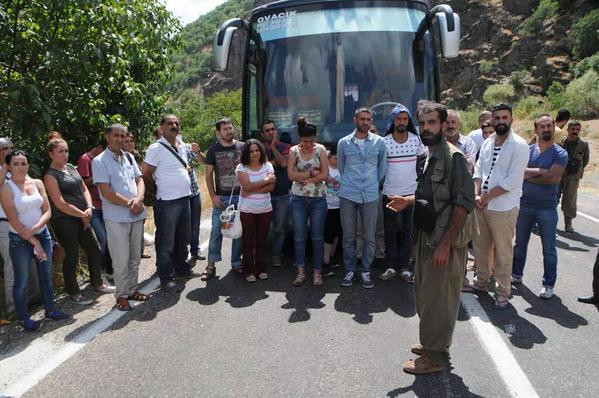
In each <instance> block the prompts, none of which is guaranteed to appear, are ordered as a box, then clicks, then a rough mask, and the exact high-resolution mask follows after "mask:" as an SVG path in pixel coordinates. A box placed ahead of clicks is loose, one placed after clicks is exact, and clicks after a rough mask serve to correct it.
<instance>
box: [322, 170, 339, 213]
mask: <svg viewBox="0 0 599 398" xmlns="http://www.w3.org/2000/svg"><path fill="white" fill-rule="evenodd" d="M325 184H326V186H327V208H329V209H338V208H339V190H340V189H341V175H340V174H339V170H338V169H335V168H333V167H332V166H331V165H329V176H328V177H327V180H326V181H325Z"/></svg>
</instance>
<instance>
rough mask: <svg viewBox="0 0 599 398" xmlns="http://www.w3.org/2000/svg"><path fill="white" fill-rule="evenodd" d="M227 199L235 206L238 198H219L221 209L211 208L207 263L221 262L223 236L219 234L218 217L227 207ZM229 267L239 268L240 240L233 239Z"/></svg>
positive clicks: (234, 196)
mask: <svg viewBox="0 0 599 398" xmlns="http://www.w3.org/2000/svg"><path fill="white" fill-rule="evenodd" d="M229 198H231V204H232V205H235V206H237V203H238V202H239V196H238V195H233V196H221V197H220V200H221V202H222V203H223V205H224V206H223V208H222V209H219V208H216V207H213V208H212V230H211V231H210V244H209V245H208V262H209V263H218V262H219V261H222V259H223V258H222V255H221V248H222V245H223V235H222V234H221V233H220V215H221V213H222V212H223V211H224V210H225V209H226V208H227V206H229ZM231 266H232V267H233V268H239V267H241V238H239V239H233V243H232V244H231Z"/></svg>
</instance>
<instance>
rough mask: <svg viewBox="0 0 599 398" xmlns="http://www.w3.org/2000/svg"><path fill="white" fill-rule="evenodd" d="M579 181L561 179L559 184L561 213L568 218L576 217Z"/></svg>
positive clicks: (575, 179)
mask: <svg viewBox="0 0 599 398" xmlns="http://www.w3.org/2000/svg"><path fill="white" fill-rule="evenodd" d="M579 183H580V180H579V179H577V178H567V177H563V178H562V181H561V184H560V196H561V200H562V212H563V213H564V216H566V217H568V218H575V217H576V201H577V200H578V184H579Z"/></svg>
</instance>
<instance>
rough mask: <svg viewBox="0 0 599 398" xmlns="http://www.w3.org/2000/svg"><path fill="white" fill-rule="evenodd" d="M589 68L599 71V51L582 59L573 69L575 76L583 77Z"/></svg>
mask: <svg viewBox="0 0 599 398" xmlns="http://www.w3.org/2000/svg"><path fill="white" fill-rule="evenodd" d="M589 69H593V70H594V71H595V72H599V52H598V53H597V54H595V55H591V56H590V57H587V58H584V59H581V60H580V62H578V63H577V64H576V66H575V67H574V68H573V69H572V72H574V77H575V78H579V77H582V76H583V75H584V74H585V73H587V71H588V70H589Z"/></svg>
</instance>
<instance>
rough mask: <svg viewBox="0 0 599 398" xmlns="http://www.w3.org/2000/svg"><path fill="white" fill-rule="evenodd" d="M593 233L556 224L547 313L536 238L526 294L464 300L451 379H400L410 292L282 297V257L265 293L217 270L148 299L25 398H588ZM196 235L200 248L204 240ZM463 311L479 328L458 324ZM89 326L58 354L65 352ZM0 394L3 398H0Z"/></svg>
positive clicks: (592, 204) (286, 271) (287, 270)
mask: <svg viewBox="0 0 599 398" xmlns="http://www.w3.org/2000/svg"><path fill="white" fill-rule="evenodd" d="M580 201H581V206H580V210H581V211H583V212H585V213H586V214H589V215H591V216H593V217H595V218H596V219H599V208H597V206H596V199H593V198H591V197H590V196H583V197H581V199H580ZM597 221H599V220H597ZM597 221H593V220H590V219H588V218H584V217H581V216H579V217H578V218H576V220H575V224H574V225H575V227H576V229H577V231H578V233H576V234H570V235H566V234H563V233H562V232H561V230H562V228H563V224H562V223H561V221H560V225H559V231H558V234H559V251H558V256H559V265H558V281H557V286H556V289H555V297H554V298H553V299H551V300H548V301H542V300H540V299H539V298H538V297H537V294H538V290H539V288H540V278H541V275H542V256H541V247H540V240H539V238H538V237H536V236H533V238H532V239H531V244H530V247H529V256H528V262H527V265H526V269H525V276H524V283H523V284H522V285H519V286H515V289H514V298H513V299H512V300H511V305H510V306H509V307H508V308H507V309H504V310H497V309H495V308H493V300H492V297H491V296H490V295H482V296H481V297H477V296H472V295H470V296H469V297H464V299H463V300H464V305H463V307H462V310H461V311H460V316H459V320H458V322H457V326H456V331H455V335H454V342H453V346H452V350H451V358H450V365H451V368H450V369H449V370H448V371H445V372H443V373H440V374H436V375H428V376H418V377H415V376H412V375H408V374H406V373H404V372H403V371H402V370H401V365H402V363H403V361H404V360H406V359H409V358H413V357H414V356H413V354H411V353H410V352H409V351H408V350H409V346H410V344H412V343H414V342H416V341H417V339H418V317H417V316H416V315H415V310H414V301H413V297H412V295H413V293H412V287H411V285H408V284H406V283H404V282H402V281H400V280H398V279H395V280H391V281H387V282H381V281H378V280H377V281H376V286H375V288H374V289H371V290H366V289H363V288H362V287H361V286H359V285H354V286H352V287H350V288H342V287H340V286H339V280H340V278H341V276H336V277H333V278H327V279H325V285H324V286H323V287H321V288H314V287H313V286H311V284H310V283H306V284H304V286H302V287H300V288H293V287H291V281H292V280H293V277H294V270H293V269H292V267H291V265H290V264H289V263H290V259H291V258H292V253H291V247H288V248H287V250H288V252H287V258H288V260H289V261H288V264H286V265H285V266H284V267H282V268H278V269H271V270H270V276H271V278H270V279H269V280H267V281H258V282H256V283H254V284H248V283H247V282H246V281H245V280H244V279H243V278H242V277H241V276H240V275H238V274H236V273H233V272H230V270H229V264H228V263H227V261H224V262H222V263H219V265H218V269H217V274H218V278H217V279H213V280H211V281H209V282H208V283H205V282H202V281H200V280H199V279H194V280H190V281H188V282H187V283H186V286H185V290H184V291H183V293H181V294H180V295H166V294H163V293H161V292H156V293H155V294H154V296H153V297H152V299H151V300H150V301H149V302H146V303H144V304H142V305H140V306H138V307H136V308H135V309H134V311H132V312H131V313H129V314H126V315H124V316H122V317H120V318H118V319H117V320H116V322H114V323H113V324H111V325H109V327H108V328H107V329H106V330H104V331H103V332H102V333H100V334H98V335H97V336H96V337H95V338H94V339H93V340H91V342H89V343H86V344H81V347H82V348H80V349H78V351H76V352H75V353H74V354H72V355H69V356H67V357H66V358H65V360H64V361H63V362H62V363H61V364H60V365H59V366H58V367H56V368H55V369H49V370H48V372H47V373H48V374H47V375H46V376H45V377H43V378H41V377H40V378H41V381H40V382H39V383H37V384H36V385H35V386H34V387H33V388H31V389H30V390H29V391H28V392H27V393H26V394H25V395H26V396H31V397H37V396H43V397H55V396H56V397H59V396H60V397H81V396H86V397H88V396H90V397H95V396H102V397H113V396H144V397H146V396H148V397H150V396H201V397H246V396H252V397H253V396H269V397H270V396H289V397H296V396H327V397H365V396H376V397H385V396H386V397H398V396H419V397H469V396H471V397H474V396H482V397H508V396H518V394H520V396H524V395H522V393H521V391H522V389H521V387H522V383H523V382H524V381H526V382H529V383H530V385H531V388H532V389H533V390H532V392H533V394H532V395H533V396H534V393H535V392H536V394H537V395H538V396H540V397H563V396H566V397H574V396H580V397H591V396H597V393H598V391H599V380H598V379H597V377H595V375H596V370H595V368H594V366H595V364H596V363H597V355H598V354H597V353H598V352H599V344H598V343H597V336H598V335H599V322H598V319H599V314H598V308H597V307H595V306H590V305H584V304H579V303H577V302H576V296H577V295H579V294H586V293H590V291H591V287H590V284H591V270H592V265H593V263H594V259H595V256H596V254H597V247H598V246H599V222H597ZM202 232H203V235H204V236H203V239H202V241H204V240H206V239H207V235H208V232H209V231H208V230H203V231H202ZM228 249H229V248H228V246H227V247H226V249H225V250H224V252H223V254H224V255H225V259H228V258H229V257H228V254H229V250H228ZM204 265H205V264H204V263H201V264H199V265H198V267H197V268H196V269H198V270H200V269H202V268H203V266H204ZM380 271H382V270H377V272H380ZM340 273H341V272H340ZM473 305H474V306H478V305H480V307H477V308H482V311H481V314H476V313H472V311H467V310H468V309H470V310H472V306H473ZM109 315H110V314H109ZM89 325H90V324H89V323H88V324H84V325H82V326H81V327H79V328H77V329H75V331H73V332H72V333H70V334H69V335H68V336H66V337H64V339H63V340H64V341H71V340H73V339H74V338H75V339H76V335H77V333H84V332H85V330H86V328H87V327H89ZM91 326H93V324H92V325H91ZM481 328H482V329H481ZM57 330H59V329H57ZM481 330H482V332H481ZM485 330H486V332H485ZM74 336H75V337H74ZM493 336H497V340H493ZM54 343H56V342H54ZM59 343H60V342H59ZM27 344H32V343H31V341H29V342H28V343H27ZM21 350H24V349H23V348H21V349H17V350H16V351H14V352H13V353H11V352H9V353H7V354H4V355H2V356H0V375H2V374H3V373H4V370H3V363H4V364H6V363H7V361H6V358H9V359H10V358H12V359H14V358H15V357H16V356H17V355H19V352H21V353H22V352H24V351H21ZM510 360H513V361H514V362H510ZM50 362H51V361H50ZM510 364H512V365H510ZM513 364H516V365H515V366H514V365H513ZM40 366H41V364H40ZM517 368H519V369H521V372H522V373H521V374H520V376H518V372H515V373H514V371H515V370H517ZM514 374H515V376H514ZM24 377H26V376H24ZM1 378H2V376H0V379H1ZM0 386H2V387H3V388H4V389H6V391H10V387H11V385H10V384H9V385H8V386H7V385H2V384H0ZM0 395H1V394H0Z"/></svg>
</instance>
